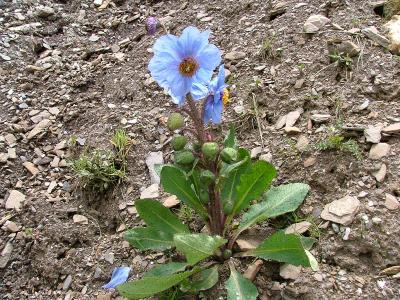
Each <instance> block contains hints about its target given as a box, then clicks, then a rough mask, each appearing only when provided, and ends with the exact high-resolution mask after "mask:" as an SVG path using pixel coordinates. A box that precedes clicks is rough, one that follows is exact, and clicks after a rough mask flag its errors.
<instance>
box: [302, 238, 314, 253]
mask: <svg viewBox="0 0 400 300" xmlns="http://www.w3.org/2000/svg"><path fill="white" fill-rule="evenodd" d="M300 240H301V244H302V245H303V248H304V249H306V250H310V249H311V248H312V246H313V245H314V243H315V242H316V240H315V239H314V238H312V237H308V236H300Z"/></svg>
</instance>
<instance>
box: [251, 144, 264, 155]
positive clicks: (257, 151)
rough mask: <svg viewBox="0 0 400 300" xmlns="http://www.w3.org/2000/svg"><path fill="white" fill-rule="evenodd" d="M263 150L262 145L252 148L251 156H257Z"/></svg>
mask: <svg viewBox="0 0 400 300" xmlns="http://www.w3.org/2000/svg"><path fill="white" fill-rule="evenodd" d="M261 152H262V147H261V146H259V147H255V148H253V149H251V151H250V157H251V158H257V157H258V156H259V155H260V153H261Z"/></svg>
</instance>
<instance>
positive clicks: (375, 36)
mask: <svg viewBox="0 0 400 300" xmlns="http://www.w3.org/2000/svg"><path fill="white" fill-rule="evenodd" d="M361 32H362V33H363V34H364V35H365V36H366V37H368V38H369V39H371V40H373V41H374V42H375V43H377V44H378V45H381V46H382V47H384V48H389V43H390V42H389V40H388V39H387V38H386V37H384V36H383V35H381V34H379V32H378V29H376V27H374V26H371V27H367V28H364V29H362V30H361Z"/></svg>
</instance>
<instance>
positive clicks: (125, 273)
mask: <svg viewBox="0 0 400 300" xmlns="http://www.w3.org/2000/svg"><path fill="white" fill-rule="evenodd" d="M130 271H131V268H129V267H119V268H115V270H114V271H113V272H112V275H111V280H110V282H109V283H107V284H105V285H103V288H104V289H115V288H116V287H117V286H118V285H120V284H123V283H125V282H126V281H127V280H128V277H129V272H130Z"/></svg>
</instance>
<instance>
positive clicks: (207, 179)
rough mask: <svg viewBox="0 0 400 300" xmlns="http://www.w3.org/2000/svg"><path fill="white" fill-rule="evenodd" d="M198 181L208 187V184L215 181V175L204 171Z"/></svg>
mask: <svg viewBox="0 0 400 300" xmlns="http://www.w3.org/2000/svg"><path fill="white" fill-rule="evenodd" d="M200 180H201V182H202V183H204V184H205V185H207V186H208V185H209V184H210V183H212V182H214V181H215V175H214V173H213V172H211V171H209V170H204V171H202V172H201V174H200Z"/></svg>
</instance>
